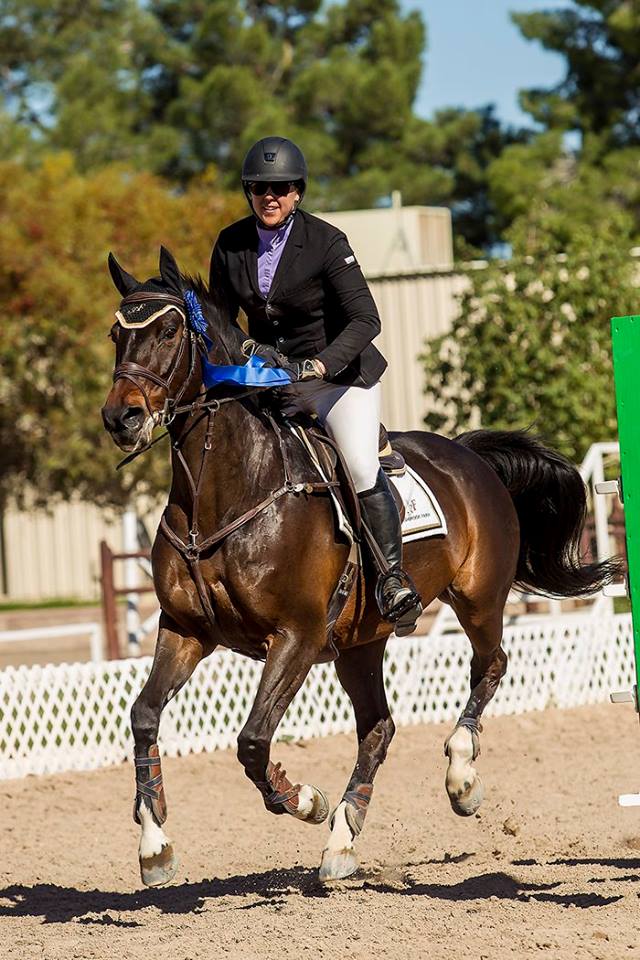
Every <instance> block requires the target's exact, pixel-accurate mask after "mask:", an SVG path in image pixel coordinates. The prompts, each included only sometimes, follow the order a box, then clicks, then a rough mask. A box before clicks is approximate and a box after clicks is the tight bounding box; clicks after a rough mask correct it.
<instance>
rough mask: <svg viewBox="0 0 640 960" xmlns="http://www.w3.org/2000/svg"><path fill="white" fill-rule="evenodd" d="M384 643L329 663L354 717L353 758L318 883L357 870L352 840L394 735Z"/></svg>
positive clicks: (359, 830)
mask: <svg viewBox="0 0 640 960" xmlns="http://www.w3.org/2000/svg"><path fill="white" fill-rule="evenodd" d="M385 646H386V640H381V641H378V642H377V643H371V644H367V645H366V646H363V647H356V648H354V649H352V650H345V651H343V652H342V653H341V654H340V657H339V659H338V660H336V662H335V668H336V672H337V674H338V679H339V680H340V683H341V684H342V686H343V687H344V689H345V690H346V692H347V693H348V694H349V697H350V699H351V702H352V704H353V709H354V712H355V715H356V726H357V733H358V758H357V761H356V765H355V767H354V770H353V773H352V775H351V779H350V780H349V783H348V785H347V789H346V790H345V792H344V794H343V797H342V800H341V801H340V803H339V804H338V806H337V807H336V809H335V810H334V812H333V814H332V816H331V821H330V823H331V833H330V835H329V840H328V842H327V845H326V847H325V849H324V851H323V853H322V861H321V864H320V873H319V878H320V880H321V881H323V882H326V881H329V880H342V879H344V878H345V877H348V876H350V875H351V874H352V873H354V872H355V871H356V870H357V869H358V860H357V858H356V855H355V851H354V840H355V838H356V837H357V836H359V835H360V832H361V831H362V827H363V825H364V819H365V816H366V813H367V810H368V807H369V801H370V799H371V794H372V791H373V780H374V777H375V775H376V772H377V770H378V768H379V767H380V764H382V763H383V762H384V759H385V757H386V755H387V749H388V747H389V744H390V743H391V739H392V737H393V734H394V732H395V727H394V723H393V720H392V719H391V714H390V713H389V706H388V704H387V698H386V694H385V689H384V679H383V657H384V650H385Z"/></svg>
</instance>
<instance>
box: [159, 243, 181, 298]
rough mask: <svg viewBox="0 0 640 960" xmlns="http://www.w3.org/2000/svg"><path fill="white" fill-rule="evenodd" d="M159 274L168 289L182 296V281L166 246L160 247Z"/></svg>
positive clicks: (176, 265)
mask: <svg viewBox="0 0 640 960" xmlns="http://www.w3.org/2000/svg"><path fill="white" fill-rule="evenodd" d="M160 276H161V277H162V279H163V281H164V283H165V284H166V286H167V287H169V289H170V290H172V291H173V292H174V293H177V294H178V296H180V297H181V296H182V281H181V279H180V271H179V270H178V264H177V263H176V261H175V258H174V256H173V254H172V253H169V251H168V250H167V248H166V247H160Z"/></svg>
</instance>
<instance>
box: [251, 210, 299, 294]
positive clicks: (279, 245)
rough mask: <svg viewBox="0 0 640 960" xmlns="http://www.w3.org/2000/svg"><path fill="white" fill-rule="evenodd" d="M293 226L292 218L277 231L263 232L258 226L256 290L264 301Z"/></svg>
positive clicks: (263, 229)
mask: <svg viewBox="0 0 640 960" xmlns="http://www.w3.org/2000/svg"><path fill="white" fill-rule="evenodd" d="M292 226H293V217H292V218H291V220H289V223H285V224H284V225H283V226H282V227H280V228H279V229H278V230H265V228H264V227H260V226H258V227H257V229H258V289H259V290H260V293H261V294H262V296H263V297H264V298H265V299H266V298H267V297H268V296H269V291H270V290H271V284H272V283H273V277H274V275H275V272H276V268H277V266H278V264H279V263H280V257H281V256H282V251H283V250H284V245H285V243H286V242H287V240H288V239H289V234H290V233H291V227H292Z"/></svg>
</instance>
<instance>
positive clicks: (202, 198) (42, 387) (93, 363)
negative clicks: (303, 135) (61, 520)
mask: <svg viewBox="0 0 640 960" xmlns="http://www.w3.org/2000/svg"><path fill="white" fill-rule="evenodd" d="M238 204H239V201H237V200H236V199H234V200H233V202H230V201H228V200H227V199H226V198H225V197H224V195H222V194H221V193H220V191H219V188H217V187H216V183H215V180H213V179H207V178H203V179H201V180H200V181H194V183H193V184H192V186H191V187H190V188H189V190H188V191H187V192H186V193H185V194H184V195H182V196H178V195H176V193H175V192H173V191H171V190H170V189H169V188H168V186H167V185H166V184H165V183H164V182H162V181H161V180H160V179H158V178H156V177H154V176H152V175H151V174H132V173H130V172H128V171H127V170H126V169H125V168H118V167H111V168H105V169H103V170H101V171H100V172H98V173H96V174H94V175H92V176H88V177H83V176H81V175H80V174H78V172H77V171H76V170H75V168H74V166H73V162H72V160H71V158H70V157H69V156H68V155H63V154H60V155H58V156H56V157H53V158H49V159H47V160H45V162H44V163H43V164H42V165H41V166H40V167H38V168H37V169H35V170H27V169H26V168H25V167H23V166H21V165H19V164H13V163H6V162H5V163H2V164H0V259H1V261H2V264H3V270H2V273H1V274H0V300H1V302H2V304H3V321H2V334H1V336H0V447H1V448H2V451H3V455H2V458H0V503H2V501H3V500H4V499H5V498H6V497H8V496H10V495H13V496H15V497H17V498H20V496H21V495H22V494H23V493H24V492H25V485H26V484H27V483H28V484H29V493H30V495H31V493H32V492H33V490H34V489H35V491H36V494H37V497H38V499H39V502H46V501H47V498H48V497H50V496H52V495H54V494H61V495H64V496H68V495H70V494H71V493H72V492H77V493H79V494H80V495H81V496H83V497H85V498H86V499H90V500H93V501H96V502H100V503H111V504H115V505H118V504H122V503H125V502H126V500H127V499H128V497H129V494H130V491H131V490H132V489H133V488H134V487H135V488H136V490H137V491H138V492H149V493H150V494H152V495H153V494H155V493H157V492H158V491H160V490H163V489H166V481H167V473H166V463H167V452H166V449H165V450H161V449H158V452H157V453H154V452H152V453H151V454H149V455H147V456H146V457H144V458H140V459H139V460H137V461H135V462H134V463H133V464H132V465H131V467H129V468H127V469H126V470H125V471H122V472H120V473H117V474H116V473H115V470H114V467H115V464H116V463H117V461H118V459H119V456H118V452H117V450H116V449H115V447H114V445H113V443H112V441H111V440H110V439H109V438H108V437H107V435H106V434H105V433H104V430H103V428H102V423H101V419H100V407H101V406H102V403H103V402H104V398H105V396H106V394H107V392H108V389H109V384H110V380H111V371H112V369H113V345H112V344H111V343H110V341H108V339H107V334H108V331H109V328H110V326H111V323H112V322H113V311H114V309H115V306H116V305H117V302H118V294H117V293H116V291H115V290H114V288H113V286H112V284H111V281H110V278H109V275H108V271H107V269H106V258H107V254H108V252H109V250H110V249H112V250H114V251H115V252H116V254H117V256H118V257H119V258H120V259H121V261H122V263H123V264H124V265H126V267H127V269H129V270H130V271H131V272H133V273H134V274H136V275H138V276H140V277H143V278H144V277H147V276H150V275H155V274H156V273H157V257H158V248H159V244H160V243H165V244H166V245H167V246H168V247H170V248H171V249H172V250H173V251H174V252H175V254H176V256H177V257H178V259H179V262H180V265H181V267H182V268H183V269H184V270H186V271H192V272H196V271H197V270H198V269H201V270H205V269H206V268H207V265H208V264H207V260H208V255H209V252H210V248H211V244H212V242H213V240H214V239H215V236H216V234H217V232H218V230H219V229H220V227H221V226H223V225H224V224H226V223H228V222H229V221H230V220H232V219H234V218H235V217H236V216H237V215H238V213H239V212H240V209H241V208H240V207H239V205H238Z"/></svg>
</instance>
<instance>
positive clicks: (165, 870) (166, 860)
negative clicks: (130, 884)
mask: <svg viewBox="0 0 640 960" xmlns="http://www.w3.org/2000/svg"><path fill="white" fill-rule="evenodd" d="M177 870H178V858H177V857H176V855H175V853H174V852H173V845H172V844H171V843H167V844H166V845H165V846H164V847H163V848H162V850H161V851H160V853H156V854H154V856H153V857H145V858H144V859H143V858H142V857H140V876H141V878H142V882H143V883H144V885H145V887H163V886H164V885H165V883H171V881H172V880H173V878H174V877H175V875H176V872H177Z"/></svg>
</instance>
